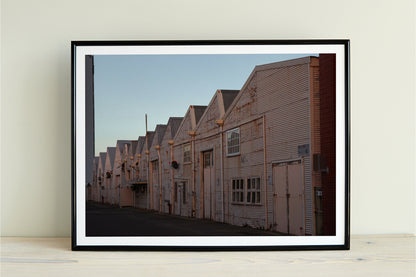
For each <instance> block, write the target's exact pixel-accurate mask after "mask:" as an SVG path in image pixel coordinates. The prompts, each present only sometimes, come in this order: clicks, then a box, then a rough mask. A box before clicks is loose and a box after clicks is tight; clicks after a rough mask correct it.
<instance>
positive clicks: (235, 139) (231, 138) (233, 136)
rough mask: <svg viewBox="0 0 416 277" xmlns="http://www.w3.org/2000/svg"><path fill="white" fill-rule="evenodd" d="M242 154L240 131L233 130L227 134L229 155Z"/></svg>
mask: <svg viewBox="0 0 416 277" xmlns="http://www.w3.org/2000/svg"><path fill="white" fill-rule="evenodd" d="M238 154H240V129H239V128H237V129H233V130H230V131H228V132H227V155H229V156H230V155H238Z"/></svg>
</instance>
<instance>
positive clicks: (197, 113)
mask: <svg viewBox="0 0 416 277" xmlns="http://www.w3.org/2000/svg"><path fill="white" fill-rule="evenodd" d="M193 107H194V113H195V121H196V124H198V122H199V120H200V119H201V117H202V115H203V114H204V112H205V109H206V108H207V107H208V106H193Z"/></svg>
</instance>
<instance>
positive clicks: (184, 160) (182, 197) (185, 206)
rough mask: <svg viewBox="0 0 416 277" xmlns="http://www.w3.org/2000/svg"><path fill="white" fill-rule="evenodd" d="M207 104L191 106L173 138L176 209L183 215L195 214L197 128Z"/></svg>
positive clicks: (176, 211)
mask: <svg viewBox="0 0 416 277" xmlns="http://www.w3.org/2000/svg"><path fill="white" fill-rule="evenodd" d="M206 108H207V106H189V108H188V110H187V112H186V114H185V116H184V118H183V120H182V122H181V124H180V126H179V127H178V131H177V132H176V135H175V137H174V139H173V151H174V152H173V154H174V156H175V157H176V158H175V159H176V161H177V162H178V168H177V169H175V170H174V174H173V179H174V188H173V192H174V200H175V201H174V202H175V203H174V205H175V207H174V210H175V214H177V215H182V216H192V217H194V216H195V212H196V193H195V174H196V170H197V169H196V168H195V155H194V149H195V146H194V142H195V141H194V139H195V128H196V125H197V123H198V122H199V120H200V119H201V117H202V114H203V113H204V111H205V109H206Z"/></svg>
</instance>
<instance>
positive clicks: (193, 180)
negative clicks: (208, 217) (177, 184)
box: [188, 131, 196, 217]
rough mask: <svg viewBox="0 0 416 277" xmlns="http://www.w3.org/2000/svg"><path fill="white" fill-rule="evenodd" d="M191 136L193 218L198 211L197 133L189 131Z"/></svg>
mask: <svg viewBox="0 0 416 277" xmlns="http://www.w3.org/2000/svg"><path fill="white" fill-rule="evenodd" d="M188 133H189V135H190V136H191V137H192V146H191V147H192V213H191V216H192V217H195V211H196V199H195V197H196V192H195V171H196V169H195V131H189V132H188Z"/></svg>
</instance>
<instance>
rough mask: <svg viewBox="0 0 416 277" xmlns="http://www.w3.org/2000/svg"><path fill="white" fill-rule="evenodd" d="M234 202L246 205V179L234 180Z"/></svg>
mask: <svg viewBox="0 0 416 277" xmlns="http://www.w3.org/2000/svg"><path fill="white" fill-rule="evenodd" d="M231 182H232V196H233V199H232V202H233V203H244V179H232V181H231Z"/></svg>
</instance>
